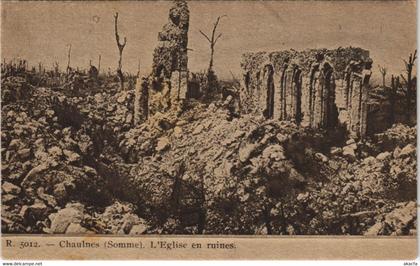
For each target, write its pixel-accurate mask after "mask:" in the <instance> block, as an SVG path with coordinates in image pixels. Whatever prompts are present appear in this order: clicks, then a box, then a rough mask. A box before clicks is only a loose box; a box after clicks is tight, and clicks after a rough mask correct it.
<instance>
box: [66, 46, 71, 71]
mask: <svg viewBox="0 0 420 266" xmlns="http://www.w3.org/2000/svg"><path fill="white" fill-rule="evenodd" d="M70 57H71V44H70V45H69V50H68V52H67V69H66V73H67V75H68V74H69V72H70Z"/></svg>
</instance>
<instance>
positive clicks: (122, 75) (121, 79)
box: [114, 12, 127, 89]
mask: <svg viewBox="0 0 420 266" xmlns="http://www.w3.org/2000/svg"><path fill="white" fill-rule="evenodd" d="M114 18H115V40H116V41H117V46H118V51H119V56H120V57H119V60H118V69H117V75H118V77H119V79H120V84H121V89H124V74H123V72H122V53H123V50H124V47H125V45H126V44H127V38H126V37H124V42H123V43H121V42H120V35H119V34H118V12H116V13H115V15H114Z"/></svg>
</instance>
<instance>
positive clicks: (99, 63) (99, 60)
mask: <svg viewBox="0 0 420 266" xmlns="http://www.w3.org/2000/svg"><path fill="white" fill-rule="evenodd" d="M99 71H101V55H99V58H98V74H99Z"/></svg>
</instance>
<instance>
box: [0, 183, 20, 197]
mask: <svg viewBox="0 0 420 266" xmlns="http://www.w3.org/2000/svg"><path fill="white" fill-rule="evenodd" d="M1 188H2V192H3V193H6V194H14V195H16V194H19V193H20V191H21V188H20V187H18V186H16V185H14V184H12V183H9V182H4V183H3V185H2V186H1Z"/></svg>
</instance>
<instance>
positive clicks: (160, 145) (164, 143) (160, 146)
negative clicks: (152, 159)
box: [155, 137, 171, 152]
mask: <svg viewBox="0 0 420 266" xmlns="http://www.w3.org/2000/svg"><path fill="white" fill-rule="evenodd" d="M170 145H171V144H170V142H169V139H168V138H167V137H161V138H159V139H158V142H157V145H156V148H155V149H156V152H162V151H165V150H166V149H168V148H169V147H170Z"/></svg>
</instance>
